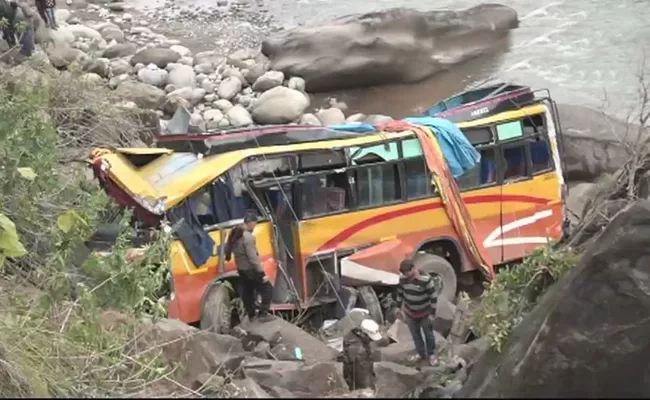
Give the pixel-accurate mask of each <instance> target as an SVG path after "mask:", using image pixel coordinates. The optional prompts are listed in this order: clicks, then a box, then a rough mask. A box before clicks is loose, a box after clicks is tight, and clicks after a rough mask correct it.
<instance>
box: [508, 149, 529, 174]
mask: <svg viewBox="0 0 650 400" xmlns="http://www.w3.org/2000/svg"><path fill="white" fill-rule="evenodd" d="M503 158H504V161H505V165H504V173H503V179H504V180H515V179H518V178H522V177H526V176H528V171H527V170H528V163H527V162H526V147H525V145H521V146H513V147H504V148H503Z"/></svg>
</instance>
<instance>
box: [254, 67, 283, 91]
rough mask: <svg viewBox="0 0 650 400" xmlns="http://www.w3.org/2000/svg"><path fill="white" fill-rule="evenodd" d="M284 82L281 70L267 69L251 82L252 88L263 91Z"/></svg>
mask: <svg viewBox="0 0 650 400" xmlns="http://www.w3.org/2000/svg"><path fill="white" fill-rule="evenodd" d="M282 82H284V73H282V72H281V71H267V72H265V73H264V75H262V76H260V77H259V78H257V79H256V80H255V83H253V90H254V91H256V92H265V91H267V90H269V89H272V88H274V87H276V86H280V85H282Z"/></svg>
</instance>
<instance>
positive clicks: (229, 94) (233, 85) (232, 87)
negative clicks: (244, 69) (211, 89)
mask: <svg viewBox="0 0 650 400" xmlns="http://www.w3.org/2000/svg"><path fill="white" fill-rule="evenodd" d="M240 90H241V81H240V80H239V79H237V78H235V77H229V78H226V79H224V80H223V81H221V83H220V84H219V88H218V89H217V94H218V95H219V97H221V98H222V99H226V100H230V99H232V98H233V97H235V95H236V94H237V93H239V91H240Z"/></svg>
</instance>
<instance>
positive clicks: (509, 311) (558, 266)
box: [472, 246, 578, 351]
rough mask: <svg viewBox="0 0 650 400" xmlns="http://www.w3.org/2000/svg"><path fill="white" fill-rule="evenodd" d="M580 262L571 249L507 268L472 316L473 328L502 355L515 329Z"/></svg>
mask: <svg viewBox="0 0 650 400" xmlns="http://www.w3.org/2000/svg"><path fill="white" fill-rule="evenodd" d="M577 262H578V256H577V254H576V253H575V252H574V251H573V250H572V249H570V248H566V247H564V248H557V249H554V248H552V247H551V246H548V247H545V248H543V249H541V250H538V251H536V252H534V253H533V254H531V255H530V256H529V257H528V258H526V259H524V261H523V262H522V263H521V264H518V265H512V266H504V267H502V269H501V270H500V271H499V272H498V274H497V276H496V278H495V279H494V281H493V282H492V283H491V284H490V286H489V287H488V288H487V289H486V291H485V292H484V293H483V295H482V296H481V297H480V299H479V302H480V303H479V305H478V306H477V307H476V309H474V311H473V312H472V327H473V329H474V331H475V333H477V334H478V335H479V336H488V337H489V338H490V340H491V342H492V346H493V347H494V348H495V350H497V351H501V350H502V349H503V348H504V346H505V344H506V343H507V340H508V337H509V335H510V332H511V331H512V329H513V328H514V327H515V326H517V324H519V323H520V322H521V321H522V319H523V318H524V316H525V315H526V314H527V313H528V312H529V311H530V310H531V309H532V308H533V307H534V306H535V305H536V304H537V300H538V299H539V297H540V296H541V295H542V294H543V293H544V292H545V291H546V290H547V289H548V288H549V286H551V285H552V284H553V283H555V282H557V281H558V280H559V279H560V278H561V277H562V276H564V275H565V274H566V273H567V272H568V271H569V270H570V269H571V268H572V267H573V266H575V265H576V264H577Z"/></svg>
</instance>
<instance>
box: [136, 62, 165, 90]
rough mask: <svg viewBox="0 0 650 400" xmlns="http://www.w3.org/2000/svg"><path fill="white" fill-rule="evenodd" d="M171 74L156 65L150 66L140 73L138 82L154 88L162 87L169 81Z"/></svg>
mask: <svg viewBox="0 0 650 400" xmlns="http://www.w3.org/2000/svg"><path fill="white" fill-rule="evenodd" d="M167 75H169V73H168V72H167V71H165V70H164V69H161V68H158V66H157V65H156V64H149V65H147V66H146V67H145V68H142V69H141V70H140V71H138V80H140V81H141V82H144V83H148V84H150V85H153V86H158V87H162V86H164V85H165V82H166V81H167Z"/></svg>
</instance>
